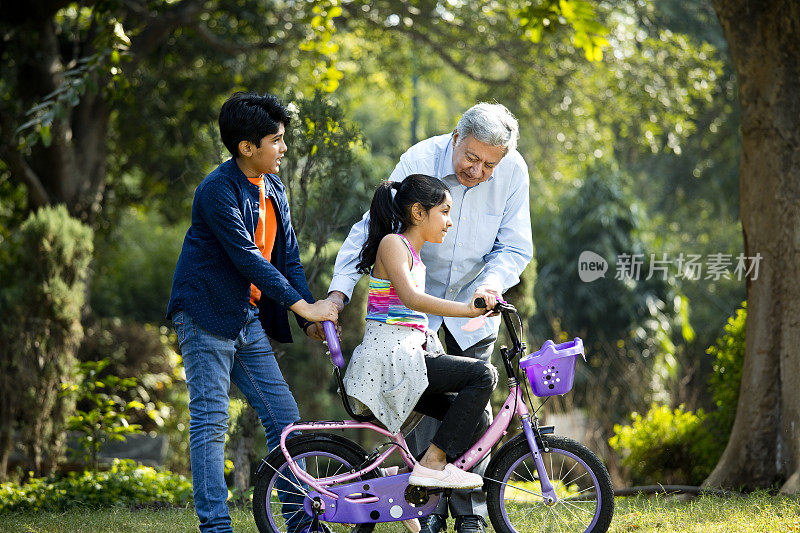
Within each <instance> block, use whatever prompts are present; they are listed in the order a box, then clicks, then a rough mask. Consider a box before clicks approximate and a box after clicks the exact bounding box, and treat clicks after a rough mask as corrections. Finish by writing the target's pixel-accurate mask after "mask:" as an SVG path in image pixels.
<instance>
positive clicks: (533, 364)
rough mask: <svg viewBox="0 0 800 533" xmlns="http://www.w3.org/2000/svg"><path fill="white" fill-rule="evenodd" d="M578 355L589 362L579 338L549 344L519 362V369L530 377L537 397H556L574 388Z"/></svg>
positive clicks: (529, 379) (549, 342) (547, 342)
mask: <svg viewBox="0 0 800 533" xmlns="http://www.w3.org/2000/svg"><path fill="white" fill-rule="evenodd" d="M578 354H580V355H581V356H582V357H583V360H584V361H586V355H585V354H584V353H583V341H582V340H581V339H579V338H578V337H575V340H572V341H569V342H565V343H562V344H555V343H554V342H553V341H546V342H545V343H544V344H543V345H542V349H541V350H539V351H538V352H534V353H532V354H530V355H529V356H527V357H525V358H523V359H520V361H519V366H520V367H521V368H522V369H523V370H524V371H525V374H526V375H527V376H528V381H529V382H530V384H531V387H533V393H534V394H535V395H536V396H557V395H559V394H566V393H568V392H569V391H570V390H571V389H572V381H573V379H574V378H575V361H576V360H577V359H578Z"/></svg>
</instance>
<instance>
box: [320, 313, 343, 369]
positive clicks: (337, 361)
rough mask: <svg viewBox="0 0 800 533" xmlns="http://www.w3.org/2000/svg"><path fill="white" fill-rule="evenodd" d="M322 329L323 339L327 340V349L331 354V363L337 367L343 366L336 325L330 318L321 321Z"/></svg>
mask: <svg viewBox="0 0 800 533" xmlns="http://www.w3.org/2000/svg"><path fill="white" fill-rule="evenodd" d="M322 330H323V331H324V332H325V339H326V340H327V341H328V351H329V352H330V354H331V360H332V361H333V364H334V365H336V366H338V367H339V368H344V357H342V348H341V347H340V346H339V336H338V335H336V326H334V325H333V322H331V321H330V320H325V321H323V322H322Z"/></svg>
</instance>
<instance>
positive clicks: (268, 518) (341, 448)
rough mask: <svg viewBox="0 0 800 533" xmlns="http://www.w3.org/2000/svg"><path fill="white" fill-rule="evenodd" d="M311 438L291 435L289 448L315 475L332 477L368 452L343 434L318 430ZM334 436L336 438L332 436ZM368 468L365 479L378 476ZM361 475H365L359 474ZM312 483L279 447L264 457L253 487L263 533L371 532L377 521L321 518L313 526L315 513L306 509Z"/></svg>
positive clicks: (347, 468) (256, 514)
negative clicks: (340, 521)
mask: <svg viewBox="0 0 800 533" xmlns="http://www.w3.org/2000/svg"><path fill="white" fill-rule="evenodd" d="M317 435H318V436H319V437H321V438H313V439H311V440H309V439H307V438H304V437H299V438H294V439H289V440H288V441H287V444H286V446H287V448H288V450H289V454H290V455H291V456H292V458H293V459H294V460H295V461H296V462H300V464H301V465H302V464H305V471H306V472H308V473H309V474H310V475H312V476H313V477H315V478H325V477H332V476H335V475H338V474H342V473H345V472H348V471H350V470H351V469H353V468H354V467H356V466H358V465H359V464H361V462H362V461H363V459H364V455H365V454H359V453H358V452H357V451H356V449H358V446H357V445H356V444H355V443H352V442H351V441H348V440H347V439H344V438H342V437H339V436H327V435H324V434H317ZM329 439H333V440H329ZM375 475H376V474H375V472H374V471H372V472H368V473H367V474H366V475H365V476H363V478H364V479H366V478H371V477H375ZM358 479H361V478H358ZM308 490H309V487H308V486H307V485H305V484H304V483H302V482H301V481H299V480H298V479H297V477H296V476H295V475H294V474H293V473H292V471H291V470H290V469H289V465H288V464H287V463H286V458H285V457H284V456H283V454H282V453H281V451H280V448H276V449H275V450H274V451H273V453H271V454H270V455H269V457H267V458H266V459H265V460H264V463H263V464H262V466H261V468H260V469H259V472H258V477H257V478H256V483H255V487H254V489H253V517H254V518H255V521H256V525H257V526H258V530H259V531H260V532H261V533H311V532H314V531H317V532H321V533H329V532H333V533H370V532H371V531H372V530H373V529H374V527H375V524H338V523H331V522H322V521H320V522H319V523H318V525H317V527H313V524H312V520H311V517H310V516H308V515H307V514H306V513H305V511H304V510H303V500H304V498H305V493H306V492H307V491H308Z"/></svg>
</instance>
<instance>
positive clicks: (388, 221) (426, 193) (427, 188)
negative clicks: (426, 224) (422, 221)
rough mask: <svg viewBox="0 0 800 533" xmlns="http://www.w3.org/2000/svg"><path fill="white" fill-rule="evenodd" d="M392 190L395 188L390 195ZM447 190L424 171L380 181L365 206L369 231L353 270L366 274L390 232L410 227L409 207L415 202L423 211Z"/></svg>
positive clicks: (444, 194) (441, 197)
mask: <svg viewBox="0 0 800 533" xmlns="http://www.w3.org/2000/svg"><path fill="white" fill-rule="evenodd" d="M392 191H395V194H394V197H392ZM449 191H450V189H448V187H447V185H445V184H444V182H443V181H442V180H439V179H437V178H434V177H431V176H426V175H425V174H411V175H410V176H408V177H407V178H406V179H404V180H403V181H395V182H392V181H384V182H383V183H381V184H380V185H379V186H378V190H377V191H375V195H374V196H373V197H372V204H371V205H370V206H369V234H368V235H367V240H366V242H364V246H362V247H361V255H360V256H359V261H358V264H357V265H356V269H357V270H358V272H359V273H361V274H366V273H368V272H369V269H370V268H371V267H372V265H374V264H375V257H376V256H377V255H378V245H379V244H380V243H381V240H382V239H383V238H384V237H385V236H386V235H388V234H390V233H403V232H404V231H406V230H407V229H408V228H409V227H411V226H413V225H414V223H413V219H412V218H411V206H413V205H414V204H416V203H419V204H420V205H421V206H422V207H423V209H425V211H428V210H430V209H431V208H432V207H436V206H437V205H439V204H441V203H442V202H444V199H445V196H446V195H447V193H448V192H449Z"/></svg>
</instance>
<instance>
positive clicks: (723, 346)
mask: <svg viewBox="0 0 800 533" xmlns="http://www.w3.org/2000/svg"><path fill="white" fill-rule="evenodd" d="M746 321H747V302H742V307H741V309H737V310H736V313H734V315H733V316H732V317H730V318H728V323H727V324H725V333H724V334H723V335H722V337H720V338H719V339H717V341H716V342H715V343H714V345H713V346H711V347H709V348H708V350H707V353H708V355H711V356H713V357H714V373H713V374H711V378H710V379H709V383H708V384H709V386H710V387H711V392H712V395H713V398H714V405H715V406H716V411H714V418H715V420H716V422H717V424H718V428H717V429H718V430H719V431H720V432H721V433H720V434H722V435H726V436H727V435H729V434H730V432H731V428H732V427H733V420H734V419H735V418H736V404H737V402H738V401H739V385H740V384H741V382H742V366H743V364H744V351H745V343H744V330H745V322H746ZM726 443H727V442H722V444H721V445H722V447H723V449H724V447H725V444H726ZM721 453H722V452H721V451H720V454H721Z"/></svg>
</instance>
